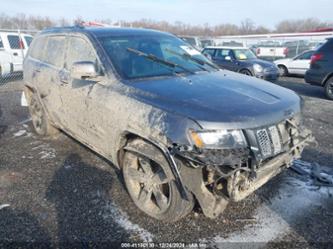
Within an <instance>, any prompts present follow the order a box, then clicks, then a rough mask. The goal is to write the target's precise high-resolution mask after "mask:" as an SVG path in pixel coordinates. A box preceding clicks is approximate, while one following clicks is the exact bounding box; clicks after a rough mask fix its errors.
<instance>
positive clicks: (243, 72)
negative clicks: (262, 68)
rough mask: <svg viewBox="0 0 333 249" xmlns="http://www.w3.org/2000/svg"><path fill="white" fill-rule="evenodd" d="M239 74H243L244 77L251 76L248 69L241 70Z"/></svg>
mask: <svg viewBox="0 0 333 249" xmlns="http://www.w3.org/2000/svg"><path fill="white" fill-rule="evenodd" d="M239 73H241V74H245V75H248V76H253V75H252V73H251V72H250V71H249V70H248V69H242V70H240V71H239Z"/></svg>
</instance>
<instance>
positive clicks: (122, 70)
mask: <svg viewBox="0 0 333 249" xmlns="http://www.w3.org/2000/svg"><path fill="white" fill-rule="evenodd" d="M99 41H100V42H101V44H102V46H103V47H104V49H105V51H106V53H107V55H108V56H109V57H110V59H111V61H112V63H113V66H114V67H115V69H116V71H117V72H118V73H119V74H120V76H121V77H123V78H125V79H135V78H146V77H156V76H170V75H173V74H174V73H189V72H193V73H194V72H196V71H202V70H207V71H210V70H212V68H211V67H209V66H207V65H206V64H205V65H200V64H198V63H196V62H194V61H193V60H190V59H189V57H191V58H197V59H199V60H202V61H205V62H208V63H209V61H208V60H207V59H206V58H205V56H203V55H202V54H201V53H200V52H198V51H197V50H195V49H194V48H192V47H191V46H190V45H188V44H187V43H185V42H184V41H183V40H181V39H179V38H176V37H174V36H170V35H155V34H153V35H131V36H106V37H100V38H99ZM133 49H134V50H135V51H140V52H143V53H144V54H145V55H153V56H154V57H156V58H158V59H161V60H164V62H171V63H172V64H173V65H175V64H176V65H177V66H175V67H172V66H170V65H169V66H168V65H166V64H167V63H164V64H163V63H159V62H157V61H152V60H150V59H148V58H146V57H145V56H140V55H138V54H136V53H133ZM130 50H132V52H131V51H130Z"/></svg>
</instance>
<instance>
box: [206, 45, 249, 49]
mask: <svg viewBox="0 0 333 249" xmlns="http://www.w3.org/2000/svg"><path fill="white" fill-rule="evenodd" d="M205 49H249V48H247V47H231V46H207V47H205Z"/></svg>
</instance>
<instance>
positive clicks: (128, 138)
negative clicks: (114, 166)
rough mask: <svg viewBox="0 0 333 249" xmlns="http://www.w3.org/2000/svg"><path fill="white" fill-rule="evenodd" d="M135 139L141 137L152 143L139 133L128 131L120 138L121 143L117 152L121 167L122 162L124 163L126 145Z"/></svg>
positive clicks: (120, 166)
mask: <svg viewBox="0 0 333 249" xmlns="http://www.w3.org/2000/svg"><path fill="white" fill-rule="evenodd" d="M134 139H141V140H143V141H145V142H147V143H150V144H152V143H151V142H150V141H149V140H147V139H146V138H144V137H142V136H140V135H137V134H135V133H131V132H126V133H124V134H123V135H122V136H121V139H120V143H119V148H118V152H117V163H118V166H119V168H122V164H123V159H124V153H125V151H124V147H125V146H126V144H127V143H128V142H129V141H131V140H134Z"/></svg>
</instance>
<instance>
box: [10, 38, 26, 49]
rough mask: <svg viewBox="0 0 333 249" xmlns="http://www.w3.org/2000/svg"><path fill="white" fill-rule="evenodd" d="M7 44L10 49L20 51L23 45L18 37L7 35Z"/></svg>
mask: <svg viewBox="0 0 333 249" xmlns="http://www.w3.org/2000/svg"><path fill="white" fill-rule="evenodd" d="M7 37H8V42H9V46H10V48H11V49H22V48H24V44H23V43H22V41H21V40H20V37H19V36H18V35H8V36H7Z"/></svg>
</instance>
